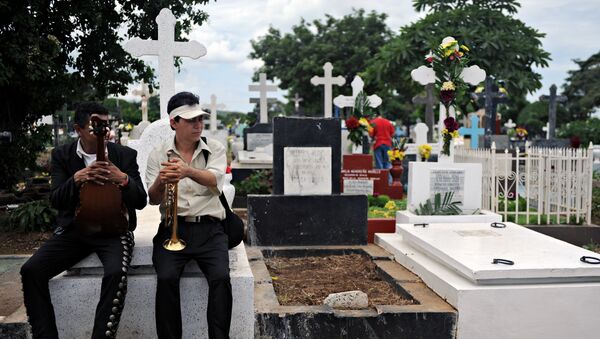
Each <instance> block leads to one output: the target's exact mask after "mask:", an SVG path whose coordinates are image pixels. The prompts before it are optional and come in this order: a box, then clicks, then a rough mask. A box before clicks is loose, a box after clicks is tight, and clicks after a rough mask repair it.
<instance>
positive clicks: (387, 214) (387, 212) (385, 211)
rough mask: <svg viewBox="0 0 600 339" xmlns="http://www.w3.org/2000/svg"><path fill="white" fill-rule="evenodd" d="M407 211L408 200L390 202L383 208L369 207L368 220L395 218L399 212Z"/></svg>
mask: <svg viewBox="0 0 600 339" xmlns="http://www.w3.org/2000/svg"><path fill="white" fill-rule="evenodd" d="M384 197H387V196H384ZM388 199H389V198H388ZM405 209H406V199H402V200H388V201H387V202H386V203H385V204H384V205H383V206H381V207H379V206H369V215H368V218H395V217H396V212H397V211H402V210H405Z"/></svg>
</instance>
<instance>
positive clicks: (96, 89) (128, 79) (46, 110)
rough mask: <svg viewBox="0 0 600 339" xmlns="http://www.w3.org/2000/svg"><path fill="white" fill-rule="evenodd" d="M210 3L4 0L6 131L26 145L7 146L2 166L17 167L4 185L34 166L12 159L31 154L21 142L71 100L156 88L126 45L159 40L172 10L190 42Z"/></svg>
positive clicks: (2, 105) (1, 127)
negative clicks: (163, 14) (139, 85)
mask: <svg viewBox="0 0 600 339" xmlns="http://www.w3.org/2000/svg"><path fill="white" fill-rule="evenodd" d="M208 1H209V0H156V1H145V0H114V1H68V0H23V1H10V0H0V131H8V132H11V133H12V135H13V140H19V142H12V143H3V142H0V155H2V156H0V169H2V168H8V167H12V168H15V167H16V171H15V172H14V173H13V174H15V175H12V174H11V175H10V176H9V177H7V178H5V180H2V182H1V183H0V188H4V187H10V186H11V185H12V184H13V183H14V182H15V181H16V180H18V179H19V178H18V175H19V174H22V173H23V171H22V169H23V168H24V167H30V166H29V165H28V164H29V163H31V162H30V161H29V162H20V163H15V162H14V161H13V160H11V159H9V157H6V156H4V155H6V154H25V153H27V152H28V151H29V150H28V149H26V148H24V147H25V146H24V145H28V143H27V142H20V140H22V139H26V138H30V136H32V135H33V132H35V131H36V130H37V129H36V128H35V126H33V122H34V121H36V120H37V119H38V118H39V117H41V116H43V115H48V114H53V113H54V112H55V111H57V110H58V109H60V108H61V107H63V105H64V104H65V103H66V104H71V103H73V102H75V101H80V100H102V99H104V98H105V97H106V96H107V95H108V94H125V93H126V92H127V85H128V84H131V83H132V82H134V81H140V80H142V79H143V80H145V81H146V82H147V83H149V84H150V85H151V86H155V82H153V72H152V69H151V68H150V67H149V66H147V65H146V64H144V62H143V61H141V60H140V59H137V58H133V57H131V56H130V55H129V54H128V53H127V52H125V51H124V50H123V47H122V45H121V44H122V42H123V41H124V40H126V39H128V38H129V37H134V36H136V37H140V38H142V39H147V38H152V39H156V38H157V36H158V32H157V24H156V22H155V18H156V16H157V15H158V13H159V12H160V10H161V9H162V8H164V7H167V8H169V9H171V11H172V12H173V14H174V15H175V16H176V17H178V18H180V19H179V20H178V22H177V25H176V28H175V32H176V35H177V38H178V39H180V40H184V39H183V36H184V35H185V34H187V33H188V32H189V31H190V29H191V27H192V24H198V25H200V24H202V23H203V22H204V21H205V20H206V19H207V14H206V13H205V12H203V11H202V10H201V9H200V8H199V6H197V5H200V4H206V3H207V2H208ZM69 106H72V105H69ZM71 108H72V107H71ZM36 135H40V133H37V134H36ZM44 135H47V136H49V134H44ZM40 139H41V138H39V137H38V138H36V145H38V144H39V140H40ZM29 144H30V143H29ZM38 146H39V145H38ZM36 148H39V147H36ZM34 154H35V153H34ZM2 172H3V173H6V172H4V171H2ZM11 173H12V172H11Z"/></svg>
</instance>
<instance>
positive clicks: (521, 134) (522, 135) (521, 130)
mask: <svg viewBox="0 0 600 339" xmlns="http://www.w3.org/2000/svg"><path fill="white" fill-rule="evenodd" d="M515 134H516V136H517V138H518V139H519V140H525V139H527V134H529V133H527V130H526V129H525V127H521V126H519V127H517V128H516V129H515Z"/></svg>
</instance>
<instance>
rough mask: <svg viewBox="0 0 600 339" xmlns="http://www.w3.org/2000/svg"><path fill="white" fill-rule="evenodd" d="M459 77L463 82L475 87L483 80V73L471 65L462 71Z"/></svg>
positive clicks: (477, 67)
mask: <svg viewBox="0 0 600 339" xmlns="http://www.w3.org/2000/svg"><path fill="white" fill-rule="evenodd" d="M460 77H461V78H462V79H463V81H464V82H466V83H468V84H471V85H473V86H476V85H478V84H479V83H480V82H482V81H483V80H485V71H484V70H482V69H481V68H480V67H479V66H477V65H473V66H469V67H467V68H465V69H463V70H462V72H461V73H460Z"/></svg>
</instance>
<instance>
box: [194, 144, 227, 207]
mask: <svg viewBox="0 0 600 339" xmlns="http://www.w3.org/2000/svg"><path fill="white" fill-rule="evenodd" d="M200 139H202V141H204V143H205V144H206V137H200ZM202 154H203V155H204V163H208V150H205V149H202ZM219 200H220V201H221V205H223V207H224V208H225V209H226V210H229V211H231V209H230V208H229V204H228V203H227V199H225V195H224V194H223V192H221V195H220V196H219Z"/></svg>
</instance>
